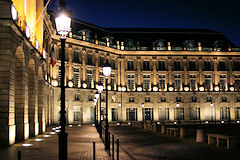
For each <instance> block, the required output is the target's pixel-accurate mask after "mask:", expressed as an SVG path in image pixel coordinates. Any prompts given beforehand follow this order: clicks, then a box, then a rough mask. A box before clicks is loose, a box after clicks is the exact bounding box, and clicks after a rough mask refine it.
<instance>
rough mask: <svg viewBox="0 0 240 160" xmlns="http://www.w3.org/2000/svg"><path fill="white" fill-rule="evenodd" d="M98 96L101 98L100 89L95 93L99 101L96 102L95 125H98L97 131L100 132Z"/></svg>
mask: <svg viewBox="0 0 240 160" xmlns="http://www.w3.org/2000/svg"><path fill="white" fill-rule="evenodd" d="M98 98H99V93H98V91H97V92H96V93H95V99H97V102H96V111H95V115H96V118H95V120H96V121H95V123H96V124H95V125H96V128H97V131H98V132H99V126H98Z"/></svg>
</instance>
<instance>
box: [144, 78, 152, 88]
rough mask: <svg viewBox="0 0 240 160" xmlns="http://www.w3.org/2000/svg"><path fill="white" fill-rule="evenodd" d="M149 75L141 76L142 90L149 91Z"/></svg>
mask: <svg viewBox="0 0 240 160" xmlns="http://www.w3.org/2000/svg"><path fill="white" fill-rule="evenodd" d="M150 85H151V84H150V75H143V89H144V90H148V89H150Z"/></svg>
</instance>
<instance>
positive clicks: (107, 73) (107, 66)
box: [103, 60, 112, 150]
mask: <svg viewBox="0 0 240 160" xmlns="http://www.w3.org/2000/svg"><path fill="white" fill-rule="evenodd" d="M111 70H112V69H111V65H110V64H109V63H108V60H107V61H106V64H105V65H104V66H103V75H104V76H105V77H106V83H105V89H106V119H105V121H106V124H105V149H106V150H109V149H110V143H109V137H108V127H109V125H108V87H107V86H108V77H109V76H110V75H111Z"/></svg>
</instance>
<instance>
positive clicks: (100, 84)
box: [97, 83, 103, 138]
mask: <svg viewBox="0 0 240 160" xmlns="http://www.w3.org/2000/svg"><path fill="white" fill-rule="evenodd" d="M97 89H98V92H99V110H100V124H99V135H100V138H102V104H101V103H102V98H101V93H102V91H103V84H102V83H99V84H98V88H97Z"/></svg>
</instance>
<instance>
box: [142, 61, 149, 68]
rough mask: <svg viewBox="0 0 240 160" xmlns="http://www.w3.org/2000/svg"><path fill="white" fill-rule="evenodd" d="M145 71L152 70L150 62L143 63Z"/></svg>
mask: <svg viewBox="0 0 240 160" xmlns="http://www.w3.org/2000/svg"><path fill="white" fill-rule="evenodd" d="M143 70H150V65H149V61H143Z"/></svg>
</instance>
